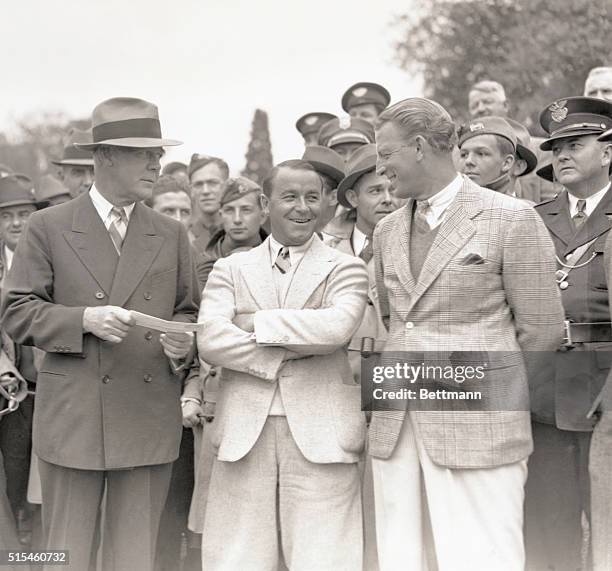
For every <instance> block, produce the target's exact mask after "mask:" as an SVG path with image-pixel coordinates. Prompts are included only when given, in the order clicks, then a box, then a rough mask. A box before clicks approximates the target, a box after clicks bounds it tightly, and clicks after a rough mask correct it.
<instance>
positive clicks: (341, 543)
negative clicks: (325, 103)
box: [198, 160, 367, 571]
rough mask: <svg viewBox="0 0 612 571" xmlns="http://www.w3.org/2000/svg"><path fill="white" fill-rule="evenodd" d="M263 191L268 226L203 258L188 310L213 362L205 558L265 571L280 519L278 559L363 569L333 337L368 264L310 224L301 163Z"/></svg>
mask: <svg viewBox="0 0 612 571" xmlns="http://www.w3.org/2000/svg"><path fill="white" fill-rule="evenodd" d="M263 191H264V193H265V195H266V197H267V199H266V202H267V203H268V205H269V211H270V226H271V230H272V234H271V236H270V237H269V238H268V239H267V240H266V241H265V242H264V243H263V244H261V245H260V246H257V247H256V248H253V249H252V250H250V251H248V252H240V253H237V254H234V255H232V256H230V257H228V258H222V259H220V260H219V261H218V262H217V263H216V264H215V267H214V269H213V271H212V273H211V274H210V277H209V278H208V282H207V285H206V288H205V290H204V297H203V302H202V306H201V308H200V321H201V322H202V323H203V325H204V327H203V335H201V336H198V348H199V351H200V357H201V358H203V359H205V360H206V361H207V362H210V363H211V364H213V365H216V366H221V367H223V373H222V378H221V382H220V385H221V388H220V395H219V399H218V402H217V411H216V416H215V420H214V425H213V431H212V436H211V438H212V442H213V445H215V446H216V447H218V453H217V458H216V459H215V464H214V467H213V473H212V479H211V483H210V492H209V498H208V506H207V511H206V520H205V523H204V535H203V537H204V543H203V546H202V551H203V555H202V559H203V568H204V569H207V570H210V571H215V570H217V569H276V568H277V563H278V552H279V546H278V539H279V532H278V530H279V529H280V539H281V544H282V552H283V556H284V560H285V562H286V563H287V567H288V568H289V569H361V566H362V529H361V501H360V488H359V471H358V468H357V461H358V459H359V455H360V453H361V451H362V450H363V446H364V437H365V417H364V415H363V413H362V412H361V411H360V397H359V387H358V386H356V385H354V384H353V380H352V376H351V374H350V369H349V365H348V362H347V356H346V350H345V348H344V346H345V345H346V343H347V342H348V340H349V339H350V337H351V335H352V334H353V333H354V331H355V329H356V328H357V326H358V324H359V321H360V319H361V314H362V312H363V309H364V305H365V299H366V290H367V273H366V270H365V267H364V264H363V262H362V261H361V260H359V259H357V258H356V257H353V256H347V255H346V254H342V253H340V252H338V251H337V250H333V249H331V248H329V247H327V246H325V245H324V244H323V243H322V242H321V241H320V240H319V238H318V237H317V236H316V235H315V233H314V231H315V226H316V224H317V217H318V214H319V210H320V204H321V179H320V178H319V176H318V174H317V173H316V172H315V170H314V168H313V167H312V166H311V165H310V164H309V163H307V162H304V161H299V160H295V161H286V162H284V163H281V164H280V165H278V166H276V167H274V168H273V169H272V171H271V172H270V174H269V175H268V177H267V178H266V180H264V182H263ZM219 546H222V548H219Z"/></svg>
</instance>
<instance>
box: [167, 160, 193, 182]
mask: <svg viewBox="0 0 612 571" xmlns="http://www.w3.org/2000/svg"><path fill="white" fill-rule="evenodd" d="M188 170H189V167H188V166H187V165H186V164H185V163H181V162H179V161H172V162H171V163H168V164H167V165H165V166H164V168H163V169H162V171H161V173H162V175H168V176H171V177H173V178H175V179H177V180H181V181H184V182H186V183H189V174H188Z"/></svg>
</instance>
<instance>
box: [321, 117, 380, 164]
mask: <svg viewBox="0 0 612 571" xmlns="http://www.w3.org/2000/svg"><path fill="white" fill-rule="evenodd" d="M318 137H319V145H322V146H324V147H329V148H330V149H333V150H334V151H336V152H337V153H338V154H339V155H341V156H342V157H343V158H344V160H345V162H346V161H347V160H348V158H349V157H350V156H351V153H352V152H353V151H354V150H355V149H357V148H359V147H361V146H362V145H367V144H368V143H373V142H374V127H373V126H372V124H371V123H368V122H367V121H365V120H363V119H359V118H358V117H341V118H340V119H332V120H331V121H328V122H327V123H325V124H324V125H323V126H322V127H321V129H320V130H319V135H318Z"/></svg>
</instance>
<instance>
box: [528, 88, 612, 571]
mask: <svg viewBox="0 0 612 571" xmlns="http://www.w3.org/2000/svg"><path fill="white" fill-rule="evenodd" d="M540 124H541V126H542V127H543V128H544V130H545V131H546V132H547V133H548V135H549V137H548V139H546V140H545V141H544V142H543V143H542V144H541V148H542V150H551V151H552V168H553V170H554V176H555V179H556V180H558V181H559V183H560V184H562V185H563V187H564V188H563V190H562V191H561V192H560V193H559V194H558V195H557V197H556V198H554V199H553V200H551V201H548V202H544V203H542V204H539V205H537V206H536V207H535V208H536V210H537V212H538V213H539V214H540V216H541V217H542V219H543V220H544V223H545V224H546V226H547V228H548V230H549V232H550V234H551V236H552V239H553V242H554V244H555V249H556V258H557V266H558V271H557V283H558V285H559V288H560V290H561V296H562V301H563V306H564V309H565V315H566V342H565V344H564V345H563V346H562V347H560V348H559V350H558V351H557V352H556V353H554V354H553V355H550V356H549V358H547V359H545V362H544V363H542V364H540V366H538V367H537V368H535V367H534V370H533V376H532V378H531V381H530V384H531V407H532V420H533V440H534V452H533V454H532V456H531V457H530V460H529V467H528V468H529V475H528V479H527V485H526V499H525V511H526V515H525V535H526V547H527V563H528V569H534V570H535V569H537V570H539V569H555V570H561V569H567V570H570V569H571V570H575V569H581V568H583V567H584V566H588V563H587V562H586V561H584V560H583V559H584V557H583V556H581V551H582V547H583V522H584V521H585V518H586V519H587V520H588V518H589V516H590V502H589V476H588V454H589V445H590V440H591V431H592V430H593V426H594V425H595V423H596V421H597V418H598V412H597V401H598V394H599V393H600V391H601V388H602V386H603V384H604V382H605V379H606V376H607V373H608V370H609V369H610V360H611V359H610V356H612V352H610V351H611V350H612V331H611V327H610V312H609V306H608V289H607V285H606V276H605V269H604V260H603V252H604V244H605V242H606V238H607V236H608V233H609V230H610V228H612V191H611V190H610V180H609V178H608V169H609V166H610V162H611V161H612V145H610V144H609V143H607V142H601V141H598V137H599V136H600V135H601V134H602V133H603V132H604V131H606V130H607V129H609V128H611V127H612V103H610V102H606V101H604V100H601V99H594V98H589V97H566V98H563V99H559V100H557V101H554V102H553V103H551V104H550V105H548V107H546V109H544V110H543V111H542V112H541V114H540Z"/></svg>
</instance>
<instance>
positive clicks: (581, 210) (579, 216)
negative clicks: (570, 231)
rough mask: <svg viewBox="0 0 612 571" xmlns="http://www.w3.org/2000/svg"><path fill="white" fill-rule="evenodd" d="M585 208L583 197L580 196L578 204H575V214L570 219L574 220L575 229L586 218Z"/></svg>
mask: <svg viewBox="0 0 612 571" xmlns="http://www.w3.org/2000/svg"><path fill="white" fill-rule="evenodd" d="M585 209H586V200H584V198H581V199H580V200H579V201H578V204H577V205H576V214H574V216H572V221H573V222H574V228H576V230H578V228H580V226H582V225H583V224H584V223H585V221H586V219H587V218H588V216H587V214H586V212H585Z"/></svg>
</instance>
